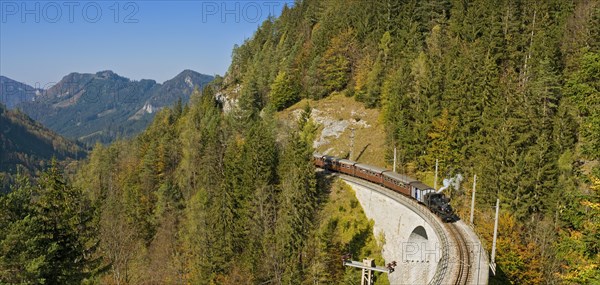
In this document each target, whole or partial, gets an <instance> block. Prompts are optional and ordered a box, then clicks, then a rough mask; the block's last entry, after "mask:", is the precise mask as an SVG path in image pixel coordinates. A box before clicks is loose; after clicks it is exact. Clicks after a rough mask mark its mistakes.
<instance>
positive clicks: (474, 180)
mask: <svg viewBox="0 0 600 285" xmlns="http://www.w3.org/2000/svg"><path fill="white" fill-rule="evenodd" d="M475 185H477V174H475V175H473V194H472V195H471V219H470V221H471V225H473V215H474V214H473V211H474V210H475Z"/></svg>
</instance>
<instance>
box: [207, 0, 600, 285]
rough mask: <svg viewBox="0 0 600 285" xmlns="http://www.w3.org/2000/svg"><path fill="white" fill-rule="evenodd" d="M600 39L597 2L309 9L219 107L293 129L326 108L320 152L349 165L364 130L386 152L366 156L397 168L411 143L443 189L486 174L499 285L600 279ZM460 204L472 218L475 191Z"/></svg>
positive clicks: (245, 51) (249, 61)
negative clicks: (270, 116) (306, 112)
mask: <svg viewBox="0 0 600 285" xmlns="http://www.w3.org/2000/svg"><path fill="white" fill-rule="evenodd" d="M598 27H600V5H599V4H598V2H597V1H575V2H564V1H542V2H535V1H533V2H531V1H524V2H514V1H501V2H499V3H496V2H494V3H492V2H485V1H480V2H465V1H403V2H401V1H393V0H378V1H335V0H332V1H318V0H305V1H297V2H296V3H295V5H294V6H293V7H287V8H284V10H283V12H282V14H281V16H280V17H279V18H277V19H272V20H270V21H266V22H264V23H263V24H262V25H261V26H260V27H259V28H258V30H257V31H256V33H255V34H254V36H253V37H252V38H251V39H249V40H247V41H246V42H245V43H244V44H243V45H241V46H239V47H236V48H235V49H234V52H233V59H232V64H231V66H230V68H229V71H228V73H227V75H226V76H225V77H224V80H223V88H222V90H221V91H220V93H219V97H220V98H225V99H222V101H223V102H225V106H228V107H229V106H231V105H238V106H239V107H240V108H242V109H248V108H255V109H257V110H285V111H284V115H283V117H284V118H290V117H291V118H293V117H294V116H290V115H289V114H286V113H287V112H291V111H293V109H297V108H300V107H302V106H303V105H304V103H303V102H301V101H304V100H307V99H308V100H313V101H315V100H316V102H313V101H311V106H316V108H315V109H316V110H315V111H314V112H313V119H314V120H315V121H317V122H320V123H321V128H322V129H323V130H325V132H324V133H323V134H322V135H321V136H319V135H318V136H317V143H316V144H317V146H318V147H317V149H318V150H319V151H322V152H329V153H332V154H341V155H342V156H345V155H347V154H348V152H349V151H350V146H349V141H350V131H349V128H350V127H351V126H354V127H356V132H357V134H355V140H356V144H360V143H361V142H362V143H363V145H364V142H365V141H369V140H370V138H371V137H372V138H373V139H372V141H373V142H374V143H376V144H377V145H379V146H381V150H380V151H379V153H377V152H373V153H368V152H365V153H364V154H363V155H367V156H369V155H370V156H372V157H371V158H368V157H364V156H362V157H360V158H359V160H364V161H370V162H374V164H376V165H382V166H383V165H388V166H389V165H391V158H392V156H393V149H394V147H396V148H397V149H398V169H400V170H401V171H403V172H407V173H408V174H411V175H415V176H417V177H420V178H421V179H425V180H429V179H431V173H432V171H433V169H434V168H435V161H436V160H439V162H440V167H439V168H440V173H441V175H442V176H443V177H449V176H453V175H455V174H457V173H461V174H462V175H463V176H465V177H473V175H474V174H477V176H478V190H477V193H478V194H477V201H476V203H477V205H478V215H477V216H476V228H477V230H478V231H479V232H480V234H482V235H483V236H484V237H485V238H486V239H487V240H488V243H487V244H491V240H490V239H491V234H490V233H491V232H492V229H491V228H490V227H489V224H490V223H489V221H490V219H491V218H493V214H494V212H493V206H494V204H495V201H496V198H499V199H500V200H501V208H502V211H501V212H502V213H503V215H502V219H501V221H500V225H501V227H503V229H504V230H505V231H506V232H505V233H503V234H501V239H502V242H503V246H502V247H501V248H499V251H498V254H497V258H498V264H499V268H500V271H501V273H502V274H500V275H499V276H497V277H496V278H495V279H493V280H492V283H496V282H498V283H508V282H513V283H528V284H538V283H543V282H547V283H560V282H562V283H567V284H579V283H588V282H593V281H591V280H594V281H596V282H598V279H597V277H593V276H600V271H599V270H600V269H599V268H598V267H596V266H593V265H592V264H598V263H599V262H600V260H599V259H598V258H599V256H598V255H597V252H598V251H597V247H596V246H593V245H592V244H593V243H595V244H598V243H600V240H599V239H598V227H597V225H598V223H600V221H598V220H597V219H595V218H593V219H589V218H586V217H589V215H590V214H589V213H590V212H595V213H597V209H598V205H600V196H599V195H598V192H597V191H598V190H597V187H596V186H594V185H595V184H594V183H595V181H598V178H599V177H600V167H598V165H599V164H598V162H599V161H600V151H599V150H600V135H599V134H600V127H599V126H600V123H599V122H600V85H599V84H598V82H599V81H598V76H597V75H598V74H600V29H599V28H598ZM346 97H352V98H353V99H354V100H356V101H358V102H361V103H362V104H364V106H365V107H366V108H373V109H376V110H378V112H379V120H378V122H380V123H381V125H382V128H381V129H379V130H380V131H381V130H383V132H380V131H375V128H373V129H370V130H373V133H372V134H371V133H370V130H369V131H365V130H364V129H366V127H361V126H359V125H358V124H359V123H360V122H361V121H359V120H358V118H353V117H355V116H359V117H360V116H362V114H358V115H357V114H348V111H347V109H346V108H345V106H346V105H347V104H349V102H352V101H347V100H348V98H346ZM299 102H300V103H299ZM321 102H323V103H321ZM295 104H299V105H295ZM350 104H352V106H353V107H352V108H350V109H351V110H359V108H357V107H356V106H355V105H354V104H355V103H350ZM322 105H323V106H322ZM327 105H329V106H327ZM290 106H292V107H291V109H292V110H288V109H287V108H289V107H290ZM325 106H327V107H325ZM229 108H230V109H232V110H235V108H231V107H229ZM360 112H362V111H360ZM360 112H359V113H360ZM342 114H343V115H342ZM338 117H341V118H338ZM367 117H370V116H369V115H367ZM366 124H368V125H371V124H375V123H374V122H373V119H367V120H366ZM358 132H362V133H358ZM324 138H327V139H324ZM365 138H366V139H365ZM357 147H358V148H359V149H354V152H355V153H356V154H353V158H355V156H358V154H359V152H360V151H361V149H362V147H361V146H359V145H356V146H355V148H357ZM369 148H370V147H368V148H367V151H368V150H369ZM466 182H467V183H466V184H471V182H472V181H466ZM448 194H449V195H451V196H452V199H453V200H454V201H455V202H454V204H455V205H456V206H457V207H458V210H459V212H460V213H463V214H464V213H467V212H468V208H467V207H468V201H470V200H469V199H470V189H469V187H465V188H464V189H461V190H460V191H451V192H449V193H448ZM540 235H541V236H543V238H541V239H539V238H537V237H539V236H540ZM587 241H593V242H592V243H588V242H587ZM570 244H579V245H580V246H581V247H580V250H577V251H574V250H571V249H568V248H569V246H568V245H570Z"/></svg>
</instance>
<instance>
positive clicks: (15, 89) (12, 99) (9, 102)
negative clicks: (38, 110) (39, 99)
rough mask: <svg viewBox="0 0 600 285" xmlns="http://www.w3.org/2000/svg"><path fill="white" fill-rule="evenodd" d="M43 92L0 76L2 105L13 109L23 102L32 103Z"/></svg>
mask: <svg viewBox="0 0 600 285" xmlns="http://www.w3.org/2000/svg"><path fill="white" fill-rule="evenodd" d="M42 92H43V90H41V89H38V88H34V87H31V86H29V85H27V84H25V83H22V82H18V81H15V80H12V79H10V78H8V77H5V76H1V75H0V103H1V104H4V105H5V106H6V107H7V108H8V109H12V108H14V107H15V106H17V105H18V104H20V103H21V102H29V101H32V100H33V99H34V98H35V96H36V95H40V94H41V93H42Z"/></svg>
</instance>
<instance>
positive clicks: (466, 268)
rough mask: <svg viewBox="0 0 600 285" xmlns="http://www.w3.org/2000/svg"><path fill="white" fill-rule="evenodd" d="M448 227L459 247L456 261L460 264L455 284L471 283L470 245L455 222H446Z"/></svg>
mask: <svg viewBox="0 0 600 285" xmlns="http://www.w3.org/2000/svg"><path fill="white" fill-rule="evenodd" d="M446 228H447V229H448V232H449V233H450V235H451V236H452V238H453V239H454V243H455V245H456V246H457V248H458V260H456V261H455V262H456V263H457V264H458V266H457V268H458V274H457V275H456V279H455V281H454V283H453V284H456V285H463V284H469V276H470V271H471V253H470V252H469V247H468V246H467V243H466V240H465V238H464V236H463V234H462V233H461V231H460V229H459V228H458V227H457V226H456V225H455V224H446Z"/></svg>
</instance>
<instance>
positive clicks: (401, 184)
mask: <svg viewBox="0 0 600 285" xmlns="http://www.w3.org/2000/svg"><path fill="white" fill-rule="evenodd" d="M313 159H314V164H315V166H317V167H319V168H323V169H326V170H329V171H335V172H340V173H343V174H347V175H350V176H354V177H358V178H361V179H365V180H367V181H369V182H372V183H375V184H379V185H381V186H383V187H386V188H389V189H391V190H393V191H395V192H398V193H400V194H402V195H405V196H409V197H411V198H413V199H415V200H417V201H418V202H420V203H422V204H424V205H425V206H426V207H427V208H429V210H431V212H433V213H434V214H436V215H438V216H439V217H440V218H441V219H442V221H444V222H447V223H448V222H454V221H456V220H458V216H457V215H456V214H455V213H454V210H453V209H452V206H450V199H449V198H447V197H446V196H445V195H444V194H442V193H437V192H436V190H435V189H434V188H433V187H431V186H428V185H425V184H424V183H423V182H421V181H418V180H416V179H413V178H411V177H409V176H406V175H402V174H398V173H396V172H393V171H390V170H387V169H384V168H379V167H375V166H371V165H367V164H362V163H358V162H356V161H352V160H349V159H342V158H337V157H334V156H329V155H322V154H319V153H315V154H313Z"/></svg>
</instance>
